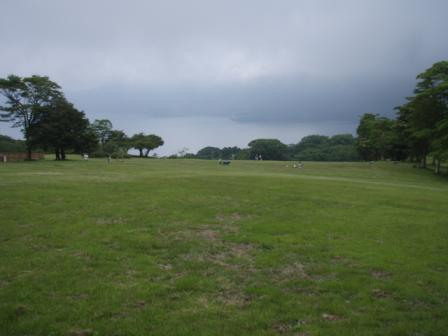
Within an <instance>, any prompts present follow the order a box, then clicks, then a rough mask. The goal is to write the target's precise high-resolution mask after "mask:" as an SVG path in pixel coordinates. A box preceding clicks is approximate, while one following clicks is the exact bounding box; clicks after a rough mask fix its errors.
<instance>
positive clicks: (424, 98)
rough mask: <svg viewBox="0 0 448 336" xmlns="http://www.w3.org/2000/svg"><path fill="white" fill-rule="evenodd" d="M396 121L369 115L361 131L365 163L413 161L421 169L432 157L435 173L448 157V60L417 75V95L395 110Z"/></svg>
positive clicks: (358, 143) (359, 138)
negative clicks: (375, 161)
mask: <svg viewBox="0 0 448 336" xmlns="http://www.w3.org/2000/svg"><path fill="white" fill-rule="evenodd" d="M395 110H396V118H386V117H382V116H379V115H378V114H372V113H366V114H364V115H363V116H362V118H361V121H360V124H359V126H358V129H357V135H358V138H357V143H356V146H357V149H358V152H359V154H360V156H361V158H362V159H364V160H384V159H391V160H409V161H412V162H416V163H417V164H418V166H419V167H420V168H426V167H427V160H428V158H429V157H430V158H432V160H433V165H434V170H435V172H436V173H437V174H438V173H440V167H441V163H442V162H443V161H445V160H446V159H447V158H448V61H441V62H438V63H435V64H434V65H432V66H431V67H430V68H429V69H427V70H425V71H424V72H422V73H420V74H419V75H418V76H417V84H416V87H415V89H414V92H413V95H412V96H409V97H407V98H406V102H405V103H404V104H403V105H401V106H397V107H396V108H395Z"/></svg>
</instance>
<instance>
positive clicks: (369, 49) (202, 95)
mask: <svg viewBox="0 0 448 336" xmlns="http://www.w3.org/2000/svg"><path fill="white" fill-rule="evenodd" d="M446 13H448V1H446V0H426V1H424V0H420V1H417V0H394V1H391V0H369V1H368V0H365V1H362V0H347V1H345V0H339V1H331V0H326V1H319V0H309V1H303V0H291V1H289V0H280V1H274V0H271V1H264V0H244V1H241V0H238V1H237V0H226V1H224V0H221V1H213V0H189V1H181V0H177V1H173V0H164V1H150V0H147V1H145V0H141V1H137V0H133V1H130V0H127V1H124V0H123V1H111V0H108V1H106V0H104V1H99V0H90V1H87V0H77V1H74V0H73V1H63V0H39V1H37V0H34V1H33V0H28V1H26V0H2V1H1V2H0V42H1V51H0V77H4V76H7V75H8V74H11V73H14V74H18V75H21V76H28V75H31V74H41V75H48V76H50V78H51V79H53V80H55V81H56V82H58V83H59V84H60V85H61V86H62V87H63V90H64V92H65V93H66V94H67V96H68V98H69V99H70V100H71V101H73V102H74V103H75V105H76V106H77V107H78V108H79V109H82V110H84V111H85V112H86V114H87V116H88V117H89V118H90V119H91V120H93V119H95V118H108V119H110V120H111V121H112V122H113V123H114V126H115V127H116V128H118V129H123V130H125V131H126V132H127V133H128V134H129V135H132V134H133V133H136V132H141V131H143V132H145V133H157V134H160V135H161V136H162V137H163V138H164V139H165V141H166V145H165V146H164V147H163V149H161V150H160V151H159V153H162V154H166V153H172V152H175V151H176V150H178V149H181V148H183V147H187V148H189V149H190V150H192V151H196V150H197V149H199V148H200V147H202V146H205V145H215V146H224V145H238V146H245V145H246V144H247V143H248V141H249V140H251V139H253V138H257V137H277V138H279V139H281V140H282V141H284V142H286V143H292V142H297V141H298V140H299V139H300V138H301V137H302V136H304V135H307V134H311V133H321V134H328V135H331V134H334V133H338V132H354V130H355V128H356V124H357V122H358V120H359V116H360V115H361V114H363V113H365V112H375V113H380V114H383V115H387V116H391V115H393V107H394V106H396V105H398V104H400V103H402V101H403V98H404V97H405V96H406V95H409V94H410V93H411V91H412V88H413V86H414V85H415V76H416V75H417V73H419V72H421V71H423V70H424V69H426V68H428V67H429V66H431V64H433V63H434V62H436V61H440V60H443V59H447V58H448V43H447V42H446V32H447V31H448V20H447V19H446ZM0 132H1V133H4V134H5V133H6V134H11V135H16V136H18V135H19V133H18V131H17V130H11V129H10V128H9V125H5V124H1V125H0Z"/></svg>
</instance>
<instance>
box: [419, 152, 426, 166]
mask: <svg viewBox="0 0 448 336" xmlns="http://www.w3.org/2000/svg"><path fill="white" fill-rule="evenodd" d="M420 168H426V154H423V156H422V159H421V161H420Z"/></svg>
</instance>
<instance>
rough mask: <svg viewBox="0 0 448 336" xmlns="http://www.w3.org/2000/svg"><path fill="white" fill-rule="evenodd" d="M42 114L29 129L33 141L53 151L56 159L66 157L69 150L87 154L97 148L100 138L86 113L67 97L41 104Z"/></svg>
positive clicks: (40, 112)
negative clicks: (90, 124)
mask: <svg viewBox="0 0 448 336" xmlns="http://www.w3.org/2000/svg"><path fill="white" fill-rule="evenodd" d="M39 114H40V120H39V122H38V123H37V124H36V125H35V126H34V127H33V128H32V129H31V130H30V134H31V139H32V142H33V144H35V145H36V146H39V147H41V148H43V149H45V150H53V151H54V152H55V155H56V160H65V154H66V152H67V150H71V151H74V152H77V153H87V152H91V151H92V150H94V148H95V147H96V143H97V141H98V140H97V138H96V136H95V133H94V132H93V131H92V129H91V128H90V127H89V120H88V119H87V118H86V117H85V114H84V112H81V111H78V110H77V109H76V108H75V107H74V106H73V104H71V103H69V102H68V101H67V100H65V99H64V98H58V99H56V100H54V101H53V102H52V103H51V104H50V105H47V106H45V107H41V108H40V111H39Z"/></svg>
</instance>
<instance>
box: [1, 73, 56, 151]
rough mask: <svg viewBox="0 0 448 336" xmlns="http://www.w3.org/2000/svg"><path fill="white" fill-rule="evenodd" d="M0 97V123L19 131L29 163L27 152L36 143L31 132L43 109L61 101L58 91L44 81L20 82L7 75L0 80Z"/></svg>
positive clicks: (23, 79)
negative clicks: (19, 129) (11, 123)
mask: <svg viewBox="0 0 448 336" xmlns="http://www.w3.org/2000/svg"><path fill="white" fill-rule="evenodd" d="M0 93H1V94H2V95H3V96H4V97H5V99H6V101H5V103H4V105H1V106H0V111H3V113H0V121H6V122H13V123H14V124H13V127H20V128H21V130H22V133H23V135H24V137H25V143H26V148H27V159H28V160H31V151H32V149H33V145H34V144H35V143H36V142H35V141H33V140H32V138H31V136H32V135H31V134H32V130H33V128H34V127H35V126H36V125H37V124H38V123H39V122H40V119H41V113H42V111H43V110H44V109H43V108H44V107H46V106H48V105H50V104H52V103H53V101H54V100H56V99H60V98H63V93H62V91H61V88H60V86H59V85H58V84H56V83H55V82H53V81H51V80H50V79H49V78H48V77H43V76H37V75H34V76H31V77H24V78H21V77H19V76H15V75H10V76H8V77H7V78H0Z"/></svg>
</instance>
